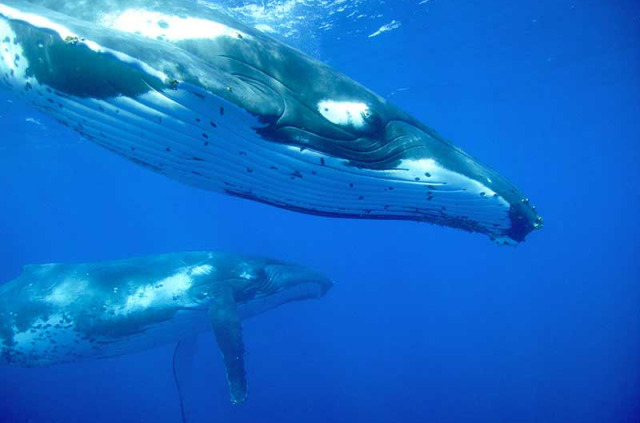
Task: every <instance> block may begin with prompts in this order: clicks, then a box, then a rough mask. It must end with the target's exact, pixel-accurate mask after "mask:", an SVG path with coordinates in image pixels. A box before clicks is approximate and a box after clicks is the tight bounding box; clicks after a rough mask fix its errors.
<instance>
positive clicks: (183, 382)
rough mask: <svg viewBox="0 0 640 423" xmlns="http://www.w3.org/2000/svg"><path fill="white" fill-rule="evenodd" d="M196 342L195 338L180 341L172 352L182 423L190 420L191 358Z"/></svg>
mask: <svg viewBox="0 0 640 423" xmlns="http://www.w3.org/2000/svg"><path fill="white" fill-rule="evenodd" d="M197 340H198V338H197V336H189V337H187V338H184V339H181V340H180V341H179V342H178V343H177V344H176V349H175V350H174V351H173V381H174V382H175V384H176V389H177V390H178V399H179V400H180V413H181V416H182V422H183V423H188V422H189V420H190V418H191V401H190V397H191V393H192V376H193V356H194V354H195V350H196V342H197Z"/></svg>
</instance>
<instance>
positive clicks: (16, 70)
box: [0, 5, 29, 83]
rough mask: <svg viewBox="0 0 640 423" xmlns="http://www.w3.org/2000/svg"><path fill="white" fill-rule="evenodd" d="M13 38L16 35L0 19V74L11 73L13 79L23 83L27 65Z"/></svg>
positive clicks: (20, 49) (6, 23)
mask: <svg viewBox="0 0 640 423" xmlns="http://www.w3.org/2000/svg"><path fill="white" fill-rule="evenodd" d="M0 7H2V5H0ZM15 38H16V34H15V32H13V30H12V29H11V27H10V26H9V23H8V22H7V21H6V20H4V19H0V47H1V48H0V74H9V73H11V72H13V77H14V78H15V79H17V80H19V81H20V83H24V80H25V79H26V71H27V67H28V65H29V64H28V62H27V59H26V58H25V57H24V52H23V50H22V46H20V45H19V44H16V43H14V42H13V40H15ZM4 40H8V42H4ZM16 58H19V60H16Z"/></svg>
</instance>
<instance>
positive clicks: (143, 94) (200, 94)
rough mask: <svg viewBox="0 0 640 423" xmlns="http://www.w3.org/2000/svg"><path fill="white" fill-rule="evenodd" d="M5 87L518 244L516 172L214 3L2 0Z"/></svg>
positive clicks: (331, 197)
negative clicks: (489, 163) (477, 155)
mask: <svg viewBox="0 0 640 423" xmlns="http://www.w3.org/2000/svg"><path fill="white" fill-rule="evenodd" d="M0 81H1V82H0V85H3V86H6V87H7V88H9V89H11V90H12V91H13V92H14V93H17V94H19V95H20V96H22V97H23V98H24V100H26V101H27V102H29V103H31V104H33V105H34V106H35V107H37V108H38V109H40V110H42V111H44V112H45V113H47V114H49V115H51V116H53V117H54V118H55V119H57V120H58V121H59V122H61V123H62V124H64V125H67V126H69V127H70V128H72V129H73V130H74V131H76V132H78V133H79V134H81V135H82V136H84V137H85V138H87V139H89V140H91V141H93V142H95V143H97V144H99V145H101V146H103V147H105V148H107V149H109V150H111V151H113V152H115V153H117V154H119V155H121V156H123V157H125V158H127V159H129V160H131V161H133V162H135V163H138V164H140V165H142V166H146V167H147V168H149V169H152V170H154V171H156V172H159V173H161V174H164V175H166V176H168V177H171V178H174V179H176V180H179V181H182V182H184V183H187V184H190V185H192V186H196V187H200V188H204V189H207V190H212V191H217V192H222V193H226V194H230V195H234V196H238V197H242V198H247V199H251V200H255V201H260V202H264V203H268V204H271V205H274V206H278V207H282V208H286V209H289V210H295V211H300V212H305V213H310V214H316V215H323V216H333V217H349V218H366V219H395V220H415V221H424V222H430V223H434V224H439V225H445V226H450V227H454V228H459V229H463V230H466V231H470V232H479V233H482V234H485V235H487V236H489V237H490V238H491V239H493V240H495V241H496V242H498V243H507V244H517V243H518V242H521V241H523V240H524V239H525V237H526V236H527V235H528V234H529V233H530V232H531V231H532V230H534V229H537V228H540V227H542V224H543V222H542V218H541V217H540V216H539V215H538V213H537V212H536V210H535V208H534V207H533V206H532V205H531V204H530V203H529V200H528V199H527V198H526V197H525V196H524V195H523V194H522V193H521V192H520V190H519V189H518V188H516V187H515V186H514V185H513V184H512V183H511V182H509V181H508V180H507V179H505V178H504V177H502V176H501V175H499V174H498V173H497V172H495V171H494V170H492V169H490V168H489V167H486V166H484V165H482V164H480V163H479V162H478V161H476V160H475V159H473V158H472V157H471V156H470V155H468V154H467V153H465V152H463V151H462V150H461V149H460V148H457V147H456V146H454V145H453V144H452V143H450V142H449V141H447V140H446V139H444V138H443V137H441V136H440V135H439V134H438V133H436V132H435V131H434V130H433V129H431V128H429V127H427V126H426V125H424V124H422V123H421V122H419V121H418V120H416V119H415V118H413V117H411V116H410V115H409V114H407V113H405V112H403V111H402V110H400V109H399V108H397V107H395V106H394V105H392V104H390V103H389V102H387V101H386V100H385V99H383V98H382V97H380V96H378V95H376V94H374V93H373V92H371V91H369V90H368V89H366V88H364V87H363V86H361V85H359V84H358V83H356V82H354V81H353V80H351V79H350V78H348V77H346V76H344V75H342V74H340V73H339V72H337V71H335V70H333V69H332V68H330V67H329V66H327V65H325V64H323V63H321V62H319V61H317V60H315V59H313V58H311V57H309V56H307V55H305V54H304V53H302V52H300V51H298V50H295V49H293V48H290V47H288V46H286V45H284V44H283V43H281V42H279V41H277V40H275V39H274V38H271V37H269V36H268V35H265V34H263V33H261V32H259V31H257V30H255V29H253V28H250V27H248V26H245V25H243V24H241V23H239V22H237V21H235V20H234V19H232V18H230V17H228V16H226V15H225V14H223V13H220V12H219V11H215V10H212V9H211V8H210V7H207V5H206V3H205V2H186V1H179V0H154V1H151V0H92V1H88V0H72V1H64V2H61V1H57V0H32V1H25V0H1V1H0Z"/></svg>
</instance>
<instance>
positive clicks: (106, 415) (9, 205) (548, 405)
mask: <svg viewBox="0 0 640 423" xmlns="http://www.w3.org/2000/svg"><path fill="white" fill-rule="evenodd" d="M245 3H248V2H228V3H227V6H228V7H230V8H231V7H234V8H239V7H241V6H243V5H244V4H245ZM257 3H258V4H262V3H261V2H257ZM296 3H297V2H286V1H281V2H279V3H278V4H279V5H281V6H282V7H283V8H280V9H278V8H277V7H272V8H271V9H269V10H271V11H272V13H276V12H277V13H280V15H277V16H275V17H272V18H269V16H266V17H265V16H258V17H257V18H256V19H257V20H258V21H259V20H260V19H262V20H265V19H266V20H267V23H268V24H269V25H270V26H271V27H272V28H274V29H275V30H277V32H276V34H275V36H279V37H281V38H283V39H284V40H285V42H290V43H292V44H294V45H296V46H297V47H300V48H303V49H306V50H307V51H308V52H310V53H311V54H313V55H315V56H317V57H319V58H321V59H322V60H323V61H326V62H328V63H329V64H331V65H332V66H334V67H335V68H337V69H339V70H340V71H342V72H344V73H346V74H348V75H349V76H351V77H353V78H355V79H356V80H358V81H359V82H361V83H363V84H364V85H365V86H367V87H369V88H371V89H373V90H374V91H376V92H378V93H380V94H381V95H385V96H389V97H390V99H391V100H392V101H393V102H394V103H396V104H398V105H399V106H401V107H402V108H403V109H405V110H407V111H409V112H410V113H412V114H413V115H415V116H416V117H417V118H419V119H420V120H421V121H423V122H425V123H427V124H428V125H430V126H433V127H434V128H436V129H437V130H438V132H440V133H441V134H443V135H444V136H445V137H447V138H449V139H452V140H453V141H454V142H455V143H456V144H457V145H459V146H461V147H462V148H463V149H465V150H466V151H468V152H470V153H471V154H472V155H474V156H475V157H477V158H478V159H480V161H482V162H484V163H487V164H488V165H490V166H491V167H493V168H495V169H497V170H499V171H500V172H501V173H502V174H503V175H505V176H507V177H508V178H510V179H511V180H512V181H513V182H515V183H516V184H517V185H518V186H519V187H520V188H522V190H523V191H524V192H525V193H527V194H528V195H529V196H530V198H531V201H532V202H533V203H534V204H535V205H536V206H537V207H538V209H539V211H540V213H541V214H542V216H543V217H544V218H545V228H544V229H543V230H541V231H537V232H535V233H533V234H531V236H530V237H529V238H528V239H527V241H526V242H525V243H523V244H521V245H519V246H517V247H516V248H509V247H498V246H496V245H494V244H492V243H491V242H489V241H488V240H487V239H486V237H484V236H480V235H474V234H468V233H465V232H461V231H456V230H453V229H448V228H442V227H435V226H431V225H427V224H418V223H411V222H381V221H364V220H361V221H360V220H339V219H329V218H320V217H314V216H307V215H303V214H297V213H293V212H289V211H285V210H280V209H276V208H272V207H269V206H266V205H262V204H257V203H254V202H249V201H244V200H239V199H234V198H230V197H225V196H221V195H216V194H212V193H209V192H205V191H201V190H197V189H194V188H191V187H188V186H185V185H181V184H180V183H178V182H175V181H173V180H170V179H167V178H165V177H163V176H160V175H156V174H153V173H151V172H149V171H148V170H146V169H144V168H142V167H138V166H136V165H134V164H132V163H130V162H128V161H125V160H123V159H121V158H119V157H117V156H115V155H113V154H110V153H108V152H107V151H105V150H102V149H100V148H99V147H97V146H95V145H93V144H91V143H89V142H86V141H83V140H82V139H80V138H79V137H78V136H77V135H75V134H73V133H70V132H69V131H68V130H66V129H65V128H63V127H61V126H59V125H57V124H56V122H55V121H53V120H52V119H50V118H48V117H47V116H45V115H42V114H40V113H38V112H36V111H34V110H33V109H30V108H28V107H27V106H26V105H23V104H20V103H19V102H17V101H16V102H12V101H13V100H12V97H10V96H9V94H7V93H5V92H3V91H0V116H1V117H0V125H1V131H2V132H1V133H2V135H1V138H2V142H0V239H1V240H2V241H3V242H0V264H1V265H0V281H8V280H10V279H12V278H14V277H15V276H16V275H17V274H18V273H19V272H20V270H21V268H22V266H23V265H25V264H30V263H43V262H67V261H69V262H78V261H87V262H89V261H99V260H108V259H117V258H123V257H131V256H139V255H147V254H157V253H164V252H172V251H181V250H182V251H187V250H198V249H220V250H227V251H235V252H240V253H247V254H258V255H267V256H273V257H277V258H281V259H286V260H290V261H295V262H299V263H302V264H305V265H308V266H311V267H314V268H317V269H319V270H322V271H323V272H325V273H327V274H328V275H330V276H331V277H332V278H333V279H335V281H336V286H335V287H334V288H333V290H332V291H331V292H330V293H329V294H328V295H327V297H325V298H322V299H320V300H318V301H309V302H301V303H293V304H287V305H285V306H283V307H281V308H278V309H276V310H273V311H271V312H269V313H266V314H263V315H260V316H258V317H256V318H254V319H253V320H250V321H247V322H245V330H244V333H245V342H246V344H247V349H248V356H247V361H248V366H249V369H248V372H249V383H250V397H249V400H248V402H247V403H246V404H244V405H242V406H232V405H230V404H229V401H228V393H227V390H226V381H225V377H224V369H223V366H222V362H221V360H220V357H219V353H218V351H217V349H216V347H215V343H214V340H213V337H212V336H211V335H210V334H203V335H202V336H201V337H200V342H199V347H198V353H197V355H196V363H195V368H196V373H195V376H194V383H195V386H196V388H197V392H196V395H195V398H194V403H195V404H196V409H195V410H194V413H195V416H194V417H195V419H196V421H203V422H205V421H211V422H214V421H215V422H230V423H232V422H280V423H287V422H296V423H297V422H303V421H304V422H367V423H377V422H438V423H440V422H442V423H449V422H492V423H495V422H544V423H547V422H549V423H551V422H558V423H560V422H562V423H565V422H580V423H588V422H593V423H600V422H621V423H622V422H638V421H640V359H639V357H640V284H639V283H638V282H640V248H639V247H640V245H639V241H638V240H639V239H640V223H639V222H640V220H639V218H638V212H640V194H639V192H640V191H639V189H638V187H637V186H636V185H637V181H639V180H640V166H639V165H638V163H639V160H640V147H638V141H640V118H639V116H640V47H639V46H638V40H640V4H639V3H638V2H637V1H632V0H629V1H623V0H618V1H604V0H583V1H580V0H573V1H567V0H555V1H550V0H542V1H538V2H526V3H525V2H512V1H507V0H496V1H493V2H486V1H484V2H481V1H472V0H467V1H457V2H452V1H447V0H430V1H427V2H420V1H418V0H415V1H408V0H407V1H398V2H395V1H394V2H386V3H384V2H380V1H354V2H350V3H346V5H345V4H344V3H340V2H330V3H332V4H333V6H332V8H326V7H323V6H321V4H322V3H323V2H317V4H314V2H310V3H311V4H312V6H304V4H302V5H298V6H296V5H295V4H296ZM308 3H309V2H308ZM325 3H326V2H325ZM269 4H271V3H269ZM341 4H342V6H344V7H346V8H347V9H346V10H344V11H340V7H341V6H340V5H341ZM287 5H289V6H291V8H295V7H298V9H297V11H296V10H294V11H293V12H292V10H293V9H291V8H290V9H286V7H285V6H287ZM243 10H245V9H243ZM287 10H288V12H287ZM285 12H287V13H294V12H295V13H298V14H299V15H298V16H302V17H305V16H306V17H308V19H306V20H304V19H297V17H296V16H294V17H293V18H294V19H293V21H294V22H304V25H305V26H295V25H293V24H290V25H284V24H283V25H282V28H287V31H290V32H289V33H286V31H284V30H280V29H279V28H280V27H278V26H277V25H275V23H278V22H279V23H283V22H284V23H286V22H291V21H292V20H291V19H290V18H291V16H290V15H284V16H283V15H282V14H283V13H285ZM352 12H355V13H354V14H353V15H352ZM361 14H362V15H366V16H365V17H363V18H360V19H358V18H357V17H358V16H359V15H361ZM379 15H380V16H379ZM254 16H255V15H254ZM245 17H246V16H245ZM269 19H271V20H269ZM287 19H289V20H287ZM393 21H395V22H396V24H395V25H391V26H389V28H392V29H391V30H389V31H382V32H381V33H380V34H379V35H376V36H374V37H370V35H372V34H375V33H376V32H377V31H378V29H379V28H381V27H382V26H383V25H387V24H389V23H391V22H393ZM398 23H399V25H398ZM278 31H280V32H278ZM172 352H173V350H172V346H167V347H166V348H159V349H155V350H151V351H147V352H143V353H140V354H134V355H129V356H123V357H118V358H114V359H109V360H100V361H89V362H83V363H77V364H69V365H61V366H56V367H51V368H40V369H20V368H5V367H3V368H0V421H2V422H16V423H18V422H19V423H22V422H25V423H26V422H33V423H36V422H37V423H40V422H43V423H44V422H52V423H53V422H56V423H57V422H65V423H67V422H68V423H75V422H93V423H100V422H114V421H117V422H159V423H160V422H178V421H180V411H179V407H178V402H177V397H176V391H175V388H174V385H173V380H172V370H171V356H172Z"/></svg>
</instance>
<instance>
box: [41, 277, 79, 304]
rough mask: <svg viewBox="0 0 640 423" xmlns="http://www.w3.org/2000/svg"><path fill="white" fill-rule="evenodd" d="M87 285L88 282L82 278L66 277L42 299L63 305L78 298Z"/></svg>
mask: <svg viewBox="0 0 640 423" xmlns="http://www.w3.org/2000/svg"><path fill="white" fill-rule="evenodd" d="M87 286H88V282H87V281H86V280H82V279H75V278H67V279H65V280H64V281H63V282H61V283H60V284H59V285H56V287H55V288H53V290H52V291H51V293H50V294H49V295H47V296H46V297H44V300H45V301H46V302H48V303H49V304H52V305H55V306H58V307H65V306H68V305H70V304H72V303H73V302H74V301H76V300H77V299H78V298H80V297H81V296H82V295H83V294H84V293H85V290H86V288H87Z"/></svg>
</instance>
